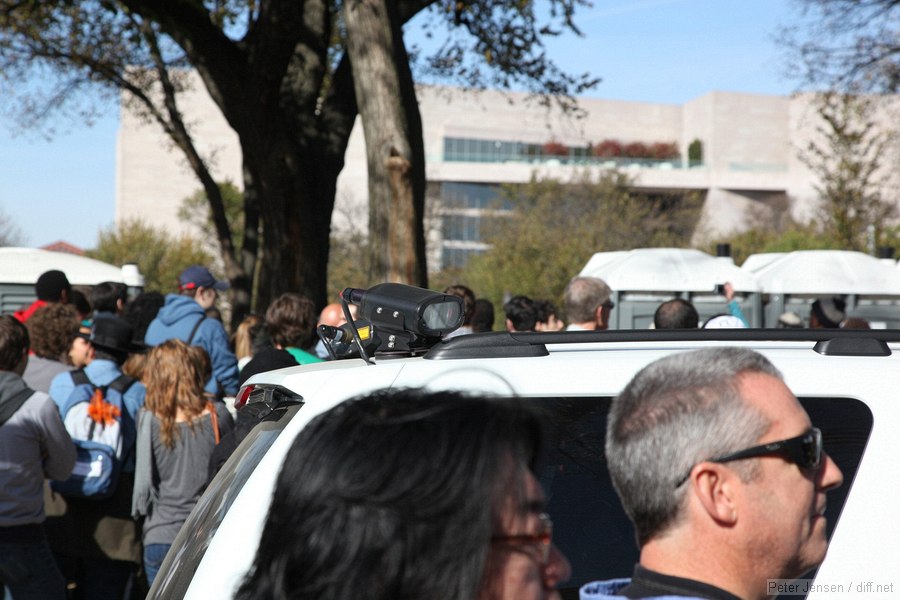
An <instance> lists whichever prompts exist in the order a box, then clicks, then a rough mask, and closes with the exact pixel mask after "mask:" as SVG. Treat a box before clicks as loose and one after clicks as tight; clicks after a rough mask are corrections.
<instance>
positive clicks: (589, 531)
mask: <svg viewBox="0 0 900 600" xmlns="http://www.w3.org/2000/svg"><path fill="white" fill-rule="evenodd" d="M611 401H612V399H611V398H608V397H606V398H543V399H539V400H538V402H539V403H540V405H541V407H542V409H543V411H545V413H546V418H547V423H548V435H549V439H548V443H547V451H546V452H545V457H544V459H543V460H542V461H541V465H540V466H539V468H538V474H539V479H540V481H541V484H542V485H543V486H544V490H545V492H546V494H547V512H548V513H549V514H550V516H551V517H552V519H553V537H554V542H555V543H556V544H557V546H559V548H560V549H561V550H562V551H563V552H564V553H565V554H566V556H567V557H568V559H569V561H570V562H571V564H572V577H571V579H570V580H569V581H568V582H567V583H566V584H564V585H563V587H562V589H561V593H562V597H563V598H564V599H570V598H571V599H575V598H578V588H579V587H581V586H582V585H583V584H585V583H588V582H590V581H595V580H598V579H612V578H616V577H630V576H631V572H632V569H633V567H634V564H635V563H636V562H637V560H638V548H637V545H636V543H635V539H634V529H633V528H632V526H631V522H630V521H629V520H628V517H627V515H626V514H625V511H624V510H623V509H622V506H621V504H620V502H619V498H618V496H617V495H616V493H615V490H614V489H613V487H612V483H611V481H610V478H609V473H608V471H607V467H606V457H605V453H604V451H603V448H604V443H605V432H606V415H607V412H608V411H609V406H610V403H611ZM801 403H802V404H803V406H804V407H805V408H806V411H807V412H808V413H809V415H810V419H811V420H812V422H813V424H814V425H815V426H817V427H819V428H820V429H821V430H822V433H823V437H824V439H825V450H826V451H827V452H828V454H829V455H830V456H831V457H832V458H833V459H834V461H835V462H836V463H837V464H838V466H839V467H840V468H841V470H842V471H843V473H844V484H843V486H841V487H840V488H839V489H838V490H835V491H834V492H832V493H830V494H829V496H828V508H827V510H826V517H827V519H828V537H829V539H830V538H831V534H832V532H833V531H834V527H835V525H836V524H837V522H838V518H839V517H840V513H841V509H842V508H843V506H844V502H845V501H846V499H847V495H848V493H849V491H850V489H851V487H852V482H853V478H854V477H855V475H856V471H857V469H858V467H859V463H860V460H861V458H862V454H863V451H864V449H865V446H866V442H867V441H868V438H869V434H870V432H871V430H872V413H871V411H870V410H869V409H868V407H867V406H866V405H865V404H863V403H862V402H860V401H859V400H856V399H853V398H801ZM792 598H794V599H796V598H797V596H792Z"/></svg>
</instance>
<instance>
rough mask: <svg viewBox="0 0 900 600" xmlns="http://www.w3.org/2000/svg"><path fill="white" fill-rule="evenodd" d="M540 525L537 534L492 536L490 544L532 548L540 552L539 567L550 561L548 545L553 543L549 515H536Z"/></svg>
mask: <svg viewBox="0 0 900 600" xmlns="http://www.w3.org/2000/svg"><path fill="white" fill-rule="evenodd" d="M538 520H539V523H540V525H539V526H538V532H537V533H524V534H518V535H493V536H491V544H501V545H513V546H533V547H535V548H537V549H538V551H539V552H540V553H539V554H538V558H539V559H540V562H541V565H546V564H547V563H548V562H549V561H550V545H551V544H552V543H553V521H551V520H550V515H548V514H546V513H541V514H540V515H538Z"/></svg>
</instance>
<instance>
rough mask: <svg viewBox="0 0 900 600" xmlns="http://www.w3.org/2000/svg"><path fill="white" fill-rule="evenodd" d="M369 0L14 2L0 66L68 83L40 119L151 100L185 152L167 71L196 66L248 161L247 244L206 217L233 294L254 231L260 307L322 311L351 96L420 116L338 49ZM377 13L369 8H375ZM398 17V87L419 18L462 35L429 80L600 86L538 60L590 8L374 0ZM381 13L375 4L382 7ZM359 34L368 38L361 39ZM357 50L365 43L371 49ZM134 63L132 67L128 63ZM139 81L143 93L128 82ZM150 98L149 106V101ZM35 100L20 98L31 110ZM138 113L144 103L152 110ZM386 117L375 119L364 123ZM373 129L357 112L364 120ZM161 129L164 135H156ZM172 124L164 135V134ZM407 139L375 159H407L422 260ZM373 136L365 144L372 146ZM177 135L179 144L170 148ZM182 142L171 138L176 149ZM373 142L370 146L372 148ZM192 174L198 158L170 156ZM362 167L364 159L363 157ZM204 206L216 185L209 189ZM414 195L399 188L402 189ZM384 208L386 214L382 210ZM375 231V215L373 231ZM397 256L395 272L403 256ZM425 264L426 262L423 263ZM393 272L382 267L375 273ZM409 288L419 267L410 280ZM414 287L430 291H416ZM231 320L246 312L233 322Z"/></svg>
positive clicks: (3, 20)
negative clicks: (105, 102)
mask: <svg viewBox="0 0 900 600" xmlns="http://www.w3.org/2000/svg"><path fill="white" fill-rule="evenodd" d="M361 4H366V3H365V2H361V1H360V2H337V1H335V0H308V1H306V2H297V1H296V0H204V1H201V0H86V1H84V2H77V3H73V2H70V1H68V0H22V1H19V2H14V3H10V2H7V3H5V5H4V10H3V11H2V12H0V66H2V69H3V70H4V71H6V72H7V73H8V72H10V71H8V69H13V68H15V67H16V65H19V66H21V67H23V68H24V67H25V66H27V67H29V68H34V67H35V66H40V67H43V68H48V69H51V70H53V72H55V73H57V74H59V75H61V76H62V77H61V78H60V79H59V83H60V85H59V86H57V87H56V88H54V90H53V92H51V94H50V95H49V96H48V97H47V98H46V100H48V102H44V103H41V104H36V103H33V102H32V103H31V104H29V106H30V107H31V108H33V109H34V111H33V113H34V114H44V113H46V111H47V110H48V109H52V108H54V107H60V106H63V105H64V104H65V102H64V101H65V100H67V99H69V98H71V97H72V96H71V94H72V92H73V91H76V90H77V89H79V88H82V87H84V86H88V85H93V84H96V83H102V84H104V85H105V86H107V87H106V89H108V90H111V91H115V90H124V91H125V92H127V93H128V94H131V95H132V96H134V97H138V98H140V94H142V93H143V94H144V95H146V96H147V97H150V98H153V99H158V98H162V101H161V104H155V106H156V107H157V109H156V113H154V112H153V111H152V110H151V114H152V116H153V118H154V119H156V120H157V121H158V122H160V119H159V117H160V116H161V117H163V119H164V120H165V121H166V122H168V123H169V124H170V125H171V127H170V128H167V132H168V133H169V134H170V135H173V134H174V135H176V136H179V139H182V141H185V142H186V139H185V138H186V137H189V127H188V126H184V128H183V131H182V128H181V126H182V125H184V123H183V119H182V120H181V121H179V120H178V119H177V118H175V117H176V116H177V115H180V114H181V113H180V110H179V107H178V105H177V102H176V101H177V97H178V86H179V83H180V82H179V80H178V78H177V77H172V76H171V73H172V68H173V67H184V66H190V67H192V68H194V69H196V71H197V73H198V74H199V76H200V78H201V79H202V81H203V84H204V86H205V87H206V89H207V91H208V92H209V94H210V96H211V97H212V99H213V100H214V102H215V103H216V104H217V105H218V106H219V108H220V109H221V110H222V113H223V115H224V117H225V118H226V120H227V121H228V123H229V124H230V125H231V127H232V128H233V129H234V130H235V132H236V133H237V135H238V137H239V139H240V143H241V149H242V153H243V158H244V181H243V189H244V212H245V228H244V244H243V247H242V248H240V249H238V248H237V247H235V246H234V244H233V241H232V240H231V237H230V233H229V230H228V224H227V217H226V216H225V210H224V207H223V206H221V205H220V206H214V207H213V218H214V220H215V223H216V230H217V233H218V240H219V243H220V245H221V246H222V255H223V259H224V262H225V264H226V270H227V271H228V276H229V278H230V279H231V280H232V284H233V286H234V287H235V288H236V289H238V290H245V291H246V290H249V281H251V280H252V276H253V269H254V268H255V265H256V263H255V259H256V256H257V252H256V243H257V242H258V240H259V238H258V236H257V233H258V225H259V224H260V223H261V225H262V228H263V230H264V231H265V235H263V236H262V238H261V244H260V259H261V265H262V271H261V273H260V275H259V281H260V286H259V289H260V295H259V301H260V302H261V303H262V304H267V303H268V300H269V298H271V297H273V296H275V295H277V294H279V293H281V292H284V291H296V292H301V293H304V294H307V295H308V296H310V297H311V298H313V299H314V300H315V301H316V302H317V303H318V304H323V303H324V301H325V289H326V279H325V278H326V265H327V262H328V256H329V235H330V229H331V213H332V209H333V207H334V195H335V188H336V180H337V176H338V174H339V173H340V171H341V169H342V168H343V166H344V151H345V149H346V145H347V141H348V138H349V135H350V131H351V129H352V127H353V123H354V120H355V118H356V116H357V111H358V105H357V97H358V94H359V93H360V92H361V91H362V90H365V91H366V93H367V94H372V95H373V96H376V97H378V98H380V99H381V100H382V101H383V102H385V103H388V104H394V105H396V103H401V105H402V110H401V111H400V114H403V115H405V117H406V118H412V119H413V120H414V119H415V118H417V116H418V107H417V105H416V104H415V95H414V90H413V89H412V88H411V86H410V89H409V90H408V91H407V92H405V93H400V92H402V90H390V89H386V86H383V85H382V86H378V87H372V86H369V85H368V84H366V85H363V86H362V87H360V86H359V85H357V82H355V81H354V75H355V74H356V73H355V72H354V69H353V68H352V65H351V60H350V56H349V55H348V52H347V49H348V44H347V41H348V40H347V37H348V36H351V35H360V33H358V32H357V30H354V29H353V27H347V26H346V25H347V19H346V15H345V13H344V11H346V10H348V9H350V8H353V7H358V6H360V5H361ZM369 4H372V3H369ZM374 4H375V5H377V4H380V6H381V8H382V9H384V8H385V6H387V5H390V8H391V9H392V10H394V12H393V13H392V14H391V15H390V18H387V19H383V20H382V21H380V22H381V23H382V27H383V28H384V27H389V28H390V30H389V31H385V30H383V29H382V30H381V31H380V32H379V36H380V37H379V39H381V40H385V39H389V40H392V43H393V48H389V49H387V50H385V49H384V48H381V50H382V54H383V55H384V56H387V57H388V58H389V59H390V60H391V61H393V64H392V65H390V67H391V68H392V69H393V70H394V71H395V72H396V74H397V75H398V76H399V78H400V80H408V81H409V82H410V83H411V81H412V78H411V75H409V71H410V69H411V67H410V64H409V61H408V60H406V58H405V57H407V52H406V49H405V47H404V44H405V42H404V40H403V35H402V31H401V30H400V28H402V27H403V25H404V24H405V23H407V22H408V21H409V20H410V19H411V18H412V17H413V16H415V15H416V14H418V13H420V12H421V11H425V10H428V11H429V16H430V17H431V18H432V19H434V20H435V21H436V22H439V23H441V24H442V26H443V27H446V28H450V29H451V30H453V31H455V32H457V33H456V35H453V36H449V37H448V41H447V43H445V44H443V45H441V46H440V47H439V49H438V51H437V52H435V53H434V54H433V55H432V56H430V57H429V58H428V61H427V64H428V65H429V68H430V69H432V70H433V71H434V72H436V73H442V74H444V75H449V74H451V73H455V74H456V75H457V76H459V77H462V78H464V80H466V81H467V82H468V83H469V84H470V85H472V86H485V85H497V84H500V85H501V86H507V87H513V86H515V87H520V88H526V89H529V90H532V91H534V92H540V93H550V94H554V95H557V96H558V97H563V98H564V97H571V96H573V95H575V94H578V93H580V92H583V91H584V90H585V89H587V88H588V87H590V86H592V85H593V84H594V83H596V80H594V79H592V78H591V77H589V76H587V75H581V76H570V75H567V74H565V73H563V72H562V71H561V70H559V69H558V68H556V67H555V65H554V64H553V62H552V61H551V60H550V59H549V57H547V56H546V53H545V52H544V49H543V45H542V42H541V40H542V39H543V38H544V37H546V36H552V35H556V34H557V33H559V32H560V31H562V30H566V29H568V30H572V31H576V28H575V25H574V14H575V11H576V9H577V8H578V7H579V6H583V5H586V4H587V2H586V0H545V2H543V3H536V2H520V1H518V0H500V1H491V0H398V1H397V2H387V3H385V2H381V3H374ZM376 8H377V6H376ZM362 35H370V34H367V33H362ZM366 41H368V38H366V40H364V41H363V43H362V44H361V45H360V47H362V48H365V47H366ZM135 65H136V66H138V67H140V68H139V69H134V68H132V67H134V66H135ZM135 82H138V83H140V85H134V83H135ZM154 93H155V94H156V96H154V95H153V94H154ZM31 100H33V99H32V98H29V101H31ZM145 106H148V105H146V104H145ZM379 114H383V113H378V112H375V111H373V112H372V113H371V115H370V118H377V116H378V115H379ZM363 118H364V119H365V118H366V115H365V114H364V115H363ZM161 124H162V123H161ZM163 126H164V127H166V125H163ZM400 134H401V135H405V136H409V137H410V138H411V139H407V140H406V142H408V143H406V144H396V145H388V147H386V148H380V149H379V151H380V152H381V154H380V155H379V156H380V157H381V161H382V162H383V161H385V160H386V159H387V158H390V156H391V151H392V149H393V152H394V153H395V154H396V155H397V158H400V159H402V161H405V162H406V163H408V169H407V171H406V172H404V173H401V174H400V178H399V179H398V180H396V181H395V182H392V181H391V180H390V178H387V179H385V183H383V184H382V185H385V184H387V185H393V184H394V183H396V184H397V186H396V187H397V189H398V190H400V191H399V192H396V191H394V190H391V195H389V197H391V198H397V197H398V196H397V194H398V193H401V194H412V196H413V197H412V198H411V199H410V198H407V199H406V200H405V201H406V203H407V204H409V205H410V206H411V207H412V210H413V217H414V218H412V219H408V220H407V221H404V223H406V225H405V226H406V227H407V228H412V229H413V231H411V232H406V235H407V237H408V238H409V239H412V240H413V243H412V244H409V245H408V246H405V248H406V250H404V251H406V252H408V251H413V252H415V253H419V254H424V243H422V242H421V240H422V238H423V234H422V224H421V217H422V214H423V211H421V210H420V207H421V206H423V205H424V186H421V185H418V184H416V183H415V182H416V181H417V180H419V179H420V180H422V181H424V164H423V161H422V160H421V158H420V156H419V155H418V154H417V152H416V145H417V144H418V145H419V146H421V143H422V142H421V140H420V139H419V140H416V139H415V136H416V135H419V134H418V133H417V131H416V128H415V127H412V128H406V129H405V130H403V131H401V132H400ZM367 137H368V136H367ZM173 139H174V138H173ZM176 141H177V140H176ZM368 143H373V142H372V141H371V140H368ZM179 147H180V148H181V149H182V151H183V152H185V155H186V156H187V157H188V160H189V162H191V164H192V166H194V167H195V172H198V176H199V175H200V171H202V165H200V164H195V163H197V161H198V160H199V161H200V162H202V158H201V157H199V156H193V157H192V156H191V150H190V147H189V145H188V144H187V143H183V144H179ZM370 162H371V159H370ZM203 183H204V186H203V187H204V190H205V191H206V192H207V195H208V196H209V197H210V199H212V198H214V197H215V195H216V190H217V186H216V185H215V182H214V181H213V180H212V178H209V179H208V181H204V182H203ZM405 190H408V191H405ZM388 205H389V206H390V203H388ZM376 222H377V219H376ZM398 260H400V261H403V260H407V259H404V258H403V257H402V256H401V257H398ZM415 260H416V261H417V262H419V263H421V264H424V257H422V256H420V257H416V259H415ZM384 262H390V261H384ZM415 272H416V273H417V274H418V275H416V276H418V277H422V274H423V273H424V271H423V270H422V269H416V270H415ZM419 283H423V282H421V281H420V282H419ZM235 317H236V318H239V317H240V313H239V312H236V315H235Z"/></svg>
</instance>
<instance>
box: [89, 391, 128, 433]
mask: <svg viewBox="0 0 900 600" xmlns="http://www.w3.org/2000/svg"><path fill="white" fill-rule="evenodd" d="M121 415H122V411H120V410H119V408H118V407H117V406H115V405H113V404H110V403H109V402H107V401H106V398H104V396H103V391H102V390H100V389H96V390H94V396H93V397H92V398H91V404H90V406H88V416H89V417H90V418H91V419H93V420H94V422H95V423H99V424H101V425H103V426H104V427H105V426H108V425H112V424H113V423H115V422H116V419H118V418H119V417H120V416H121Z"/></svg>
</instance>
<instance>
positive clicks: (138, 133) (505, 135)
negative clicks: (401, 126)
mask: <svg viewBox="0 0 900 600" xmlns="http://www.w3.org/2000/svg"><path fill="white" fill-rule="evenodd" d="M192 81H193V88H192V91H191V92H189V93H187V94H186V95H185V97H184V98H183V99H182V100H181V105H182V107H184V110H185V111H186V112H187V113H188V114H189V115H190V121H191V127H192V131H193V133H194V134H195V137H196V140H197V143H198V145H199V146H200V148H201V152H202V153H203V155H204V156H206V157H209V158H212V164H213V171H214V173H215V176H216V177H217V178H219V179H231V180H232V181H233V182H235V183H236V184H237V185H238V186H240V183H241V159H240V148H239V146H238V143H237V137H236V135H235V134H234V132H233V131H232V130H231V129H230V127H229V126H228V125H227V123H226V122H225V121H224V119H223V118H222V116H221V114H220V113H219V111H218V109H217V108H216V106H215V105H214V103H213V102H212V100H211V99H210V98H209V96H208V95H207V94H206V92H205V89H204V88H203V86H202V84H201V82H199V80H198V79H197V78H196V77H193V80H192ZM419 99H420V110H421V114H422V121H423V127H424V138H425V139H424V142H425V154H426V175H427V178H428V180H429V181H430V182H442V181H449V182H454V181H458V182H483V183H506V182H508V183H514V182H525V181H528V180H529V179H530V178H531V176H532V175H533V174H535V173H537V174H538V175H539V176H541V177H554V178H558V179H561V180H568V179H570V178H572V177H573V176H575V175H576V174H577V173H579V172H581V171H583V170H584V169H585V168H586V167H585V166H573V165H568V164H560V161H553V160H547V161H544V162H541V163H540V164H528V163H525V162H512V163H475V162H444V160H443V142H444V138H445V137H460V138H471V139H480V140H501V141H513V142H515V141H518V142H524V143H532V144H542V143H544V142H548V141H551V140H555V141H559V142H562V143H564V144H567V145H570V146H586V145H587V144H588V143H593V144H596V143H597V142H600V141H602V140H604V139H618V140H620V141H622V142H626V143H627V142H631V141H641V142H645V143H653V142H676V143H678V145H679V147H680V148H681V152H682V158H683V159H684V161H686V160H687V146H688V144H689V143H690V142H691V141H692V140H694V139H700V140H701V141H702V142H703V157H704V164H703V165H702V166H699V167H694V168H680V167H681V166H682V165H681V164H678V163H677V162H673V163H671V164H668V165H663V166H662V167H660V166H657V167H656V168H649V167H639V166H637V165H632V166H631V167H629V168H628V169H626V172H627V173H628V174H629V175H631V176H632V177H633V178H634V180H635V186H636V187H637V188H640V189H642V190H646V191H652V190H673V189H684V190H698V191H701V192H703V193H706V195H707V199H708V206H707V207H706V210H705V212H704V219H705V220H704V229H706V230H707V232H708V233H711V234H717V233H719V234H724V233H727V232H729V231H734V230H739V229H741V228H742V225H744V226H745V225H746V224H747V215H746V214H745V212H746V209H747V208H748V207H754V206H759V205H760V204H765V200H764V198H767V197H773V198H782V197H784V195H785V194H787V195H788V196H789V197H791V198H792V199H793V200H796V203H795V206H794V211H795V214H796V215H797V216H804V215H808V214H810V211H809V207H810V206H812V205H813V204H814V201H815V192H814V188H813V184H814V180H813V175H812V174H811V173H810V172H809V170H808V169H807V168H806V167H805V165H803V164H802V162H800V161H799V160H798V159H797V149H798V148H801V147H804V146H805V145H806V144H807V143H808V140H809V139H811V137H812V136H815V135H816V134H815V128H816V126H817V124H818V121H817V117H816V115H815V114H814V112H812V111H811V109H810V99H809V97H805V96H799V97H795V98H787V97H781V96H764V95H758V94H740V93H732V92H710V93H709V94H706V95H704V96H701V97H700V98H697V99H694V100H691V101H690V102H688V103H686V104H685V105H683V106H678V105H670V104H651V103H640V102H622V101H613V100H601V99H592V98H582V99H579V106H580V107H581V109H582V110H583V114H582V116H581V117H580V118H578V117H576V116H573V115H566V114H563V113H562V112H561V111H560V110H559V109H557V108H552V107H551V108H549V109H548V108H547V107H542V106H540V105H539V104H538V103H536V102H534V101H531V102H530V103H529V102H528V101H527V98H526V96H525V95H524V94H512V93H510V94H506V93H501V92H498V91H493V90H489V91H484V92H480V93H474V94H473V93H464V92H462V91H460V90H458V89H453V88H434V87H423V88H421V89H420V90H419ZM893 99H894V100H896V97H894V98H893ZM121 115H122V116H121V125H120V130H119V136H118V160H117V172H116V177H117V192H116V220H117V221H121V220H124V219H131V218H143V219H144V220H146V221H148V222H150V223H152V224H155V225H159V226H163V227H166V228H167V229H169V230H170V231H183V230H184V229H185V228H184V225H183V224H181V223H179V221H178V219H177V216H176V215H177V211H178V207H179V206H180V204H181V202H182V200H183V199H184V198H185V197H186V196H189V195H191V194H193V193H194V192H196V191H197V190H198V189H199V187H200V186H199V183H198V182H197V181H196V179H195V177H194V176H193V174H192V173H191V172H190V170H189V169H188V168H187V167H186V165H185V164H184V160H183V158H182V157H181V155H180V153H179V152H178V151H177V150H175V149H173V148H172V146H171V144H170V143H169V142H168V141H167V139H166V138H165V136H164V135H163V134H162V132H161V130H160V128H159V127H158V126H156V125H155V124H152V123H147V122H146V121H143V120H141V119H139V118H137V117H136V116H135V115H134V113H133V111H130V110H129V109H128V107H127V106H125V105H123V110H122V111H121ZM880 118H883V119H885V122H886V123H895V122H896V120H894V121H890V113H889V112H887V111H885V112H884V114H883V116H882V117H880ZM890 161H892V162H890V164H891V165H893V169H894V171H897V170H898V169H897V166H898V164H900V163H898V159H897V158H896V154H895V155H893V157H892V158H891V159H890ZM590 168H591V169H601V168H603V167H602V166H592V167H590ZM367 186H368V183H367V169H366V159H365V142H364V139H363V135H362V132H361V127H360V126H359V123H358V122H357V125H356V127H355V128H354V130H353V133H352V135H351V138H350V141H349V144H348V148H347V153H346V166H345V168H344V171H343V173H342V174H341V176H340V178H339V179H338V192H337V206H336V210H335V215H334V223H333V226H334V227H335V228H338V229H343V230H346V229H348V228H352V229H354V230H362V231H365V229H366V227H367V218H368V209H367V198H368V189H367ZM761 198H762V199H763V200H761ZM429 239H430V240H432V241H433V240H434V239H435V236H434V233H433V232H432V233H431V235H430V238H429Z"/></svg>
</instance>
